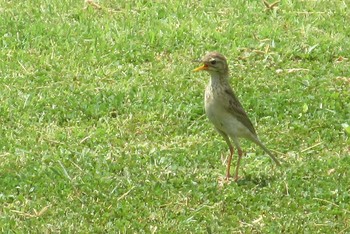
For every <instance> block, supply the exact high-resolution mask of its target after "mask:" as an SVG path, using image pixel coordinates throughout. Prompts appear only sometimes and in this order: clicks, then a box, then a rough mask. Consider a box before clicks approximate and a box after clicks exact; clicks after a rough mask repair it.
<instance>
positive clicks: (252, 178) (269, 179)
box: [237, 174, 276, 187]
mask: <svg viewBox="0 0 350 234" xmlns="http://www.w3.org/2000/svg"><path fill="white" fill-rule="evenodd" d="M274 181H276V176H275V175H273V176H271V175H266V174H265V175H264V174H260V175H252V174H245V175H244V177H243V178H241V179H239V180H238V181H237V185H238V186H246V185H252V184H253V185H256V186H259V187H266V186H268V185H269V184H271V183H273V182H274Z"/></svg>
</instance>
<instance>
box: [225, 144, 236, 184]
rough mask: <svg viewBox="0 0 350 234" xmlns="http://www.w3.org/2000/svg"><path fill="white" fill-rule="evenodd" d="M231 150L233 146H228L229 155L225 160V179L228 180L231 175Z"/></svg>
mask: <svg viewBox="0 0 350 234" xmlns="http://www.w3.org/2000/svg"><path fill="white" fill-rule="evenodd" d="M233 152H234V149H233V146H230V157H229V158H228V160H227V171H226V180H229V178H230V177H231V175H230V168H231V160H232V155H233Z"/></svg>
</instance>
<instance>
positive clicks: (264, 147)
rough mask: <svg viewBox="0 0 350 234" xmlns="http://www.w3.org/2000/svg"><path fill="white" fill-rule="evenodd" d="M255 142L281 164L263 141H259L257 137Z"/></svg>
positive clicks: (278, 164)
mask: <svg viewBox="0 0 350 234" xmlns="http://www.w3.org/2000/svg"><path fill="white" fill-rule="evenodd" d="M255 143H256V144H257V145H259V146H260V147H261V148H262V149H263V150H264V151H265V152H266V153H267V154H268V155H269V156H270V157H271V158H272V159H273V161H275V163H276V164H277V166H281V163H280V161H279V160H278V159H277V158H276V157H275V155H274V154H273V153H272V152H271V151H270V150H269V149H267V148H266V146H265V145H264V144H263V143H261V141H259V140H258V139H255Z"/></svg>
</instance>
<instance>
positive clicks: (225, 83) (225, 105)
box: [193, 51, 281, 182]
mask: <svg viewBox="0 0 350 234" xmlns="http://www.w3.org/2000/svg"><path fill="white" fill-rule="evenodd" d="M199 62H201V63H203V65H202V66H199V67H197V68H195V69H194V70H193V71H194V72H198V71H206V72H208V73H209V74H210V80H209V83H208V85H207V86H206V88H205V95H204V107H205V113H206V115H207V117H208V119H209V121H210V122H211V123H212V124H213V125H214V127H215V129H216V130H217V132H218V133H219V134H220V135H221V136H222V137H223V138H224V140H225V141H226V143H227V145H228V147H229V149H230V156H229V157H228V160H227V169H226V178H225V179H226V181H229V179H230V178H231V174H230V167H231V160H232V156H233V154H234V147H233V145H232V142H233V144H234V146H235V147H236V148H237V152H238V159H237V164H236V170H235V175H234V181H235V182H237V181H238V179H239V177H238V171H239V166H240V162H241V159H242V155H243V151H242V149H241V146H240V142H239V139H240V138H245V139H247V140H250V141H252V142H254V143H255V144H257V145H258V146H260V147H261V148H262V149H263V150H264V151H265V152H266V153H267V154H268V155H269V156H270V157H271V158H272V160H273V161H274V162H275V163H276V164H277V165H278V166H280V165H281V163H280V162H279V160H278V159H277V158H276V157H275V155H274V154H273V153H272V152H271V151H270V150H268V149H267V148H266V146H265V145H264V144H263V143H262V142H261V141H260V139H259V138H258V135H257V133H256V131H255V128H254V126H253V124H252V122H251V121H250V119H249V117H248V115H247V113H246V112H245V110H244V109H243V106H242V104H241V103H240V102H239V100H238V98H237V96H236V95H235V93H234V91H233V89H232V87H231V85H230V83H229V68H228V65H227V60H226V58H225V57H224V56H223V55H222V54H220V53H219V52H215V51H214V52H209V53H207V54H206V55H205V56H204V57H203V58H202V59H201V60H199ZM231 140H232V142H231Z"/></svg>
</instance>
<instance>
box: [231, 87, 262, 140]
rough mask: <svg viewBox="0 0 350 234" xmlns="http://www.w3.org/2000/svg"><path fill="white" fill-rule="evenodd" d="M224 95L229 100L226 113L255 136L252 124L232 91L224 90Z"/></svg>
mask: <svg viewBox="0 0 350 234" xmlns="http://www.w3.org/2000/svg"><path fill="white" fill-rule="evenodd" d="M225 94H226V95H227V96H228V100H229V101H228V105H227V106H226V109H227V111H228V112H229V113H231V114H232V115H233V116H234V117H235V118H237V120H238V121H240V122H241V123H242V124H243V125H244V126H246V127H247V128H248V129H249V130H250V131H251V132H252V133H253V134H254V135H256V132H255V128H254V126H253V124H252V122H251V121H250V119H249V117H248V115H247V113H246V112H245V111H244V109H243V107H242V105H241V103H240V102H239V100H238V98H237V97H236V95H235V94H234V92H233V90H232V89H225Z"/></svg>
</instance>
